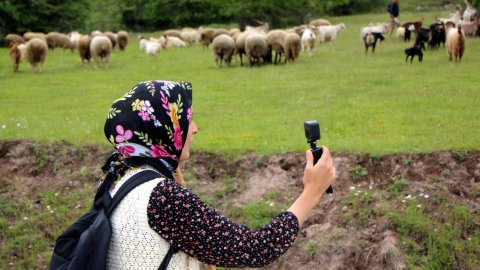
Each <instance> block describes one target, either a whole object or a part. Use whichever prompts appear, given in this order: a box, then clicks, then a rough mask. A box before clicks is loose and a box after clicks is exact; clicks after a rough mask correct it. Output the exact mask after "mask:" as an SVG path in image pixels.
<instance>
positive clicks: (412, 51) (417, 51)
mask: <svg viewBox="0 0 480 270" xmlns="http://www.w3.org/2000/svg"><path fill="white" fill-rule="evenodd" d="M422 49H425V46H424V45H423V43H419V44H415V45H413V47H411V48H408V49H405V55H407V57H406V58H405V63H406V62H407V60H408V57H409V56H410V57H411V58H410V63H412V61H413V57H414V56H415V55H418V61H419V62H422V59H423V52H422Z"/></svg>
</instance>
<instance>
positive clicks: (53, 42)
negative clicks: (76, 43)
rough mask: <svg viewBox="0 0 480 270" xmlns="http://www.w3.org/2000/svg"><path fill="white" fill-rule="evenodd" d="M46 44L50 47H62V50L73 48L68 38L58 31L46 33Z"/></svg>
mask: <svg viewBox="0 0 480 270" xmlns="http://www.w3.org/2000/svg"><path fill="white" fill-rule="evenodd" d="M47 44H48V48H50V49H55V48H63V49H64V50H65V49H70V50H71V51H72V52H73V49H74V47H73V44H72V42H71V41H70V38H69V37H68V36H67V35H65V34H62V33H58V32H50V33H48V34H47Z"/></svg>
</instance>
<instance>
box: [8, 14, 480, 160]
mask: <svg viewBox="0 0 480 270" xmlns="http://www.w3.org/2000/svg"><path fill="white" fill-rule="evenodd" d="M449 12H450V11H448V10H442V11H429V12H419V13H408V14H407V13H403V14H402V16H401V19H402V21H406V20H410V19H416V18H418V16H420V15H423V16H424V17H425V24H426V25H428V24H430V23H431V22H433V21H434V18H435V16H447V14H448V13H449ZM330 19H331V21H332V22H334V23H338V22H344V23H345V24H346V25H347V28H346V29H345V30H344V31H343V32H342V33H340V36H339V38H338V40H337V42H336V43H335V44H333V45H322V46H318V45H317V47H316V49H315V53H314V55H313V56H312V57H308V56H307V55H306V54H305V53H302V54H301V56H300V59H299V60H298V61H297V62H295V63H294V64H287V65H283V64H282V65H277V66H274V65H269V66H262V67H253V68H250V67H241V66H240V65H239V63H238V62H233V65H232V66H231V67H230V68H221V69H217V68H216V66H215V63H214V59H213V53H212V50H211V48H210V49H209V50H204V49H203V48H202V47H200V46H194V47H190V48H186V49H171V50H168V51H162V52H161V53H160V55H159V57H158V58H152V57H147V56H146V55H145V54H144V53H143V52H141V51H140V50H139V48H138V40H137V37H136V36H137V35H136V34H131V35H130V41H129V45H128V47H127V50H126V51H125V52H120V51H117V50H116V51H115V52H114V54H113V56H112V57H111V62H110V64H109V67H108V68H95V67H93V66H89V65H84V66H82V65H81V64H80V60H79V57H78V56H77V54H72V53H71V52H70V51H65V52H64V51H62V50H58V49H57V50H55V51H53V52H49V54H48V56H47V60H46V63H45V66H44V68H43V71H42V72H41V74H36V73H33V71H32V69H31V67H30V66H29V65H28V64H27V63H23V64H21V67H20V72H19V73H18V74H15V75H14V74H13V72H12V66H11V63H10V60H9V57H8V49H7V48H1V49H0V88H1V90H0V91H1V93H0V100H1V101H2V102H1V103H2V106H3V108H2V110H1V113H0V139H18V138H28V139H34V140H37V141H52V140H53V141H55V140H68V141H72V142H74V143H78V144H85V143H100V144H105V143H106V142H107V141H106V140H105V138H104V135H103V124H104V120H105V116H106V112H107V110H108V108H109V106H110V104H111V103H112V102H113V101H114V100H115V99H116V98H118V97H119V96H121V95H123V94H124V93H125V92H126V91H127V90H128V89H129V88H130V87H132V86H133V85H135V84H136V83H137V82H140V81H144V80H150V79H168V80H186V81H190V82H192V83H193V89H194V111H195V113H194V119H195V121H196V122H197V124H198V126H199V128H200V133H199V134H198V135H197V136H196V142H195V144H194V148H195V150H202V151H211V152H217V153H222V154H227V153H228V154H234V155H236V154H241V153H244V152H247V151H257V152H259V153H262V154H268V153H275V152H286V151H303V150H304V149H306V147H307V144H306V141H305V139H304V131H303V122H304V121H305V120H311V119H316V120H318V121H319V122H320V124H321V128H322V135H323V138H322V141H321V143H322V144H326V145H328V146H329V147H330V148H332V149H334V150H335V151H347V152H368V153H372V154H382V153H394V152H412V151H413V152H431V151H436V150H443V149H453V150H470V149H479V147H480V140H479V135H478V130H480V121H479V119H480V109H479V107H478V104H479V103H480V91H479V86H478V85H479V83H480V76H478V64H479V63H480V40H479V39H478V38H469V39H468V40H467V43H466V46H467V49H466V52H465V55H464V59H463V60H462V62H461V63H450V62H448V59H447V54H446V51H445V49H443V48H440V49H439V50H435V51H430V50H428V51H426V52H425V54H424V61H423V63H418V62H417V60H416V59H415V62H414V63H413V64H405V63H404V61H405V56H404V53H403V50H404V49H405V48H406V47H410V46H411V43H410V44H405V43H404V42H401V41H398V40H397V39H396V38H395V37H394V36H392V37H391V38H387V39H386V40H385V41H384V42H382V43H381V44H379V45H378V47H377V51H376V53H375V55H368V56H365V54H364V52H363V50H364V48H363V45H362V43H361V42H360V35H359V32H360V28H361V27H362V26H365V25H367V24H368V23H370V22H382V21H387V20H388V18H387V16H386V15H385V14H367V15H356V16H347V17H335V18H330ZM147 35H148V34H147ZM151 35H153V34H151ZM412 43H413V41H412Z"/></svg>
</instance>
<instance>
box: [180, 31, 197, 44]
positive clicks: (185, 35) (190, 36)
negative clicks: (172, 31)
mask: <svg viewBox="0 0 480 270" xmlns="http://www.w3.org/2000/svg"><path fill="white" fill-rule="evenodd" d="M180 38H181V39H182V40H184V41H185V42H186V43H187V44H189V45H191V44H195V43H198V42H199V41H200V32H199V31H198V30H196V29H193V30H189V29H187V30H182V32H180Z"/></svg>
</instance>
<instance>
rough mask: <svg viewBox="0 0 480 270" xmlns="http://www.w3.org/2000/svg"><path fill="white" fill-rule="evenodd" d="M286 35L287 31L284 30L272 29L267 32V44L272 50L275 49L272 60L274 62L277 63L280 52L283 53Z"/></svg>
mask: <svg viewBox="0 0 480 270" xmlns="http://www.w3.org/2000/svg"><path fill="white" fill-rule="evenodd" d="M286 35H287V32H286V31H284V30H272V31H270V32H268V34H267V45H268V46H269V47H270V48H271V50H272V51H275V60H274V61H273V63H274V64H277V60H278V61H281V58H282V54H284V53H285V50H284V48H283V43H284V42H285V36H286ZM277 58H278V59H277Z"/></svg>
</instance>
